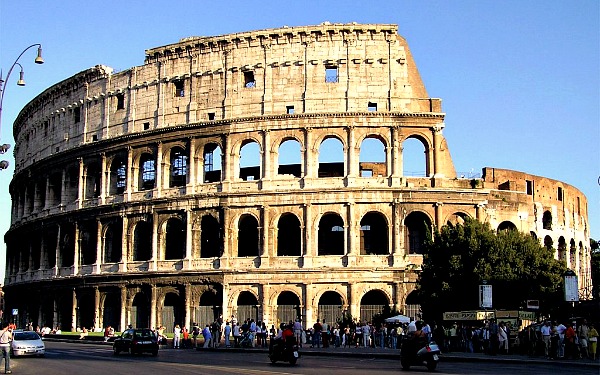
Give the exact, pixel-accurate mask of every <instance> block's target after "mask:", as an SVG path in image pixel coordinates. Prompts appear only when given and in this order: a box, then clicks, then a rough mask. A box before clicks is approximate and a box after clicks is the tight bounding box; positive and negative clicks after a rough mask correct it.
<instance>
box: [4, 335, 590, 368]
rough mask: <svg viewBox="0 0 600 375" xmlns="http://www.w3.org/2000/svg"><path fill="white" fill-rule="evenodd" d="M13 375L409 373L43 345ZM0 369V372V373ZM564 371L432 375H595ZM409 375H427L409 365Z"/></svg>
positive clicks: (356, 364)
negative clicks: (43, 353)
mask: <svg viewBox="0 0 600 375" xmlns="http://www.w3.org/2000/svg"><path fill="white" fill-rule="evenodd" d="M12 365H13V366H12V367H13V373H14V374H23V375H65V374H66V375H75V374H85V375H96V374H98V375H106V374H109V375H119V374H127V375H131V374H136V375H137V374H152V375H155V374H177V375H182V374H215V375H239V374H244V375H269V374H274V375H289V374H308V375H317V374H318V375H323V374H334V375H337V374H339V375H342V374H343V375H365V374H399V373H408V372H405V371H402V370H401V369H400V366H399V363H398V362H397V361H394V360H388V359H366V358H352V357H337V356H336V357H332V356H328V357H315V356H304V357H301V358H300V360H299V361H298V364H297V365H296V366H290V365H288V364H285V363H281V364H280V363H277V364H275V365H273V364H271V363H270V362H269V360H268V358H267V356H266V354H264V353H256V352H254V353H253V352H248V353H232V352H225V351H222V352H198V351H195V350H181V349H180V350H174V349H164V350H161V351H160V353H159V355H158V357H151V356H150V355H141V356H140V355H136V356H130V355H127V354H122V355H119V356H114V355H113V353H112V350H111V348H110V347H109V346H102V345H82V344H72V343H60V342H46V356H45V357H43V358H35V357H22V358H13V359H12ZM3 369H4V363H2V365H1V366H0V374H2V373H3V372H4V371H3ZM574 371H575V372H573V370H571V371H569V369H568V368H565V367H559V366H556V365H552V364H549V365H539V364H531V363H529V364H525V363H514V364H511V363H506V364H505V363H485V362H483V363H482V362H441V363H439V365H438V370H437V371H436V374H511V375H517V374H532V375H533V374H535V375H540V374H553V375H556V373H562V372H571V373H577V374H579V375H585V374H593V375H598V369H597V368H577V369H574ZM410 373H417V374H418V373H421V374H426V373H428V372H427V370H426V369H425V367H421V368H419V367H414V368H413V369H411V371H410Z"/></svg>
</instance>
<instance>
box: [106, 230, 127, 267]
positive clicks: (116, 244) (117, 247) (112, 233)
mask: <svg viewBox="0 0 600 375" xmlns="http://www.w3.org/2000/svg"><path fill="white" fill-rule="evenodd" d="M122 241H123V223H122V222H119V223H116V224H110V225H109V226H108V228H107V229H106V233H105V234H104V261H105V262H106V263H116V262H119V261H121V248H122V246H121V243H122Z"/></svg>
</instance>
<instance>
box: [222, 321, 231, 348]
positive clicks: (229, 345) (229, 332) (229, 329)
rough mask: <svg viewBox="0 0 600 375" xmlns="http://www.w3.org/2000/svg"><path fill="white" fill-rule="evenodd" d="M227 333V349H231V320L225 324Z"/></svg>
mask: <svg viewBox="0 0 600 375" xmlns="http://www.w3.org/2000/svg"><path fill="white" fill-rule="evenodd" d="M223 331H224V332H225V347H226V348H229V347H231V342H230V341H229V340H230V337H231V326H230V325H229V320H228V321H226V322H225V329H224V330H223Z"/></svg>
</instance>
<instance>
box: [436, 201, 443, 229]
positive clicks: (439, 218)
mask: <svg viewBox="0 0 600 375" xmlns="http://www.w3.org/2000/svg"><path fill="white" fill-rule="evenodd" d="M443 206H444V202H436V203H435V226H436V227H438V228H441V227H442V224H443V223H442V221H443V220H444V217H443V212H442V211H443V208H442V207H443Z"/></svg>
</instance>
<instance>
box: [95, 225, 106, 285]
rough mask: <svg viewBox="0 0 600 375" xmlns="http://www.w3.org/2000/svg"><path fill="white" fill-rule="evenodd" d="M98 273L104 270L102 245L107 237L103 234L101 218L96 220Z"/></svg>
mask: <svg viewBox="0 0 600 375" xmlns="http://www.w3.org/2000/svg"><path fill="white" fill-rule="evenodd" d="M96 231H97V233H96V238H97V240H96V273H101V272H102V263H104V261H103V259H102V258H103V257H102V245H103V244H104V243H105V241H106V239H105V238H104V237H103V236H102V222H101V221H100V219H97V220H96Z"/></svg>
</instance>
